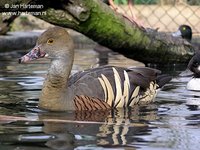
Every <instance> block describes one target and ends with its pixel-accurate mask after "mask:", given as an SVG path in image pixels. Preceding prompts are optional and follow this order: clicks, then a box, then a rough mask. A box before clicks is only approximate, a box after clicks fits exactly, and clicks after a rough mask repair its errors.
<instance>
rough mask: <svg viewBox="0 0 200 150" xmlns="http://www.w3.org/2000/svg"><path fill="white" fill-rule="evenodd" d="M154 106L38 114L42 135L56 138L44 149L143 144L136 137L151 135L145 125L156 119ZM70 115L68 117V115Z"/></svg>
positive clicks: (48, 142)
mask: <svg viewBox="0 0 200 150" xmlns="http://www.w3.org/2000/svg"><path fill="white" fill-rule="evenodd" d="M156 111H157V109H156V106H155V105H149V106H140V107H139V106H138V107H135V108H134V109H133V108H132V109H126V110H124V109H117V110H114V111H82V112H80V111H77V112H74V113H71V114H70V113H63V114H62V115H61V114H60V113H52V112H47V113H41V114H40V116H39V118H40V120H43V122H44V127H43V132H44V133H46V134H51V135H53V136H55V137H56V138H55V139H51V140H49V141H47V142H46V144H45V145H46V146H48V147H53V148H55V149H64V148H68V149H69V145H71V147H79V146H83V145H85V144H86V143H87V145H90V144H92V145H96V146H103V147H116V146H125V147H126V146H129V144H130V143H132V142H135V141H143V140H142V139H140V138H136V137H134V136H135V135H141V134H144V135H145V134H147V135H148V134H151V133H150V132H151V130H150V129H151V128H150V127H149V126H148V122H149V121H151V120H155V119H157V113H156ZM69 114H70V115H69Z"/></svg>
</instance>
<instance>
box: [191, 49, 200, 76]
mask: <svg viewBox="0 0 200 150" xmlns="http://www.w3.org/2000/svg"><path fill="white" fill-rule="evenodd" d="M188 69H189V70H190V71H192V72H193V73H194V77H196V78H200V52H196V54H195V55H194V56H193V57H192V59H191V60H190V62H189V64H188Z"/></svg>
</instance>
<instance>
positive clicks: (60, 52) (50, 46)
mask: <svg viewBox="0 0 200 150" xmlns="http://www.w3.org/2000/svg"><path fill="white" fill-rule="evenodd" d="M73 48H74V45H73V40H72V39H71V37H70V36H69V34H68V32H67V31H66V30H65V29H64V28H61V27H53V28H50V29H48V30H46V31H45V32H44V33H42V34H41V35H40V37H39V38H38V40H37V43H36V46H35V47H34V48H33V49H32V50H31V51H30V52H29V53H27V54H26V55H24V56H23V57H21V58H20V59H19V63H22V62H28V61H31V60H34V59H38V58H42V57H47V58H50V59H57V58H60V57H65V56H66V54H67V55H72V54H73Z"/></svg>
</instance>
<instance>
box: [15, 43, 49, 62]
mask: <svg viewBox="0 0 200 150" xmlns="http://www.w3.org/2000/svg"><path fill="white" fill-rule="evenodd" d="M45 55H46V53H45V52H43V51H42V50H41V49H40V47H39V46H36V47H34V48H33V49H32V50H31V51H30V52H29V53H27V54H26V55H24V56H22V57H21V58H20V59H19V61H18V62H19V63H24V62H29V61H32V60H34V59H38V58H42V57H45Z"/></svg>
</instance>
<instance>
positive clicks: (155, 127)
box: [0, 49, 200, 150]
mask: <svg viewBox="0 0 200 150" xmlns="http://www.w3.org/2000/svg"><path fill="white" fill-rule="evenodd" d="M23 54H25V51H13V52H8V53H1V54H0V71H1V73H0V115H1V116H0V149H1V150H4V149H5V150H11V149H17V150H22V149H23V150H32V149H37V150H47V149H59V150H61V149H63V150H64V149H65V150H68V149H69V150H70V149H76V150H82V149H83V150H86V149H87V150H92V149H95V150H96V149H97V150H102V149H106V150H107V149H109V150H110V149H113V150H124V149H126V150H129V149H130V150H132V149H141V150H158V149H166V150H174V149H176V150H179V149H180V150H196V149H199V143H200V130H199V127H200V115H199V114H200V98H199V97H200V93H199V92H192V91H187V90H186V89H185V86H186V83H187V82H188V80H189V79H190V77H183V76H179V75H178V74H179V73H181V72H183V71H184V70H185V69H186V65H173V66H172V65H171V66H167V67H166V66H165V67H162V66H160V67H159V66H157V65H153V67H158V68H159V69H161V70H162V71H163V72H164V73H169V74H171V75H173V79H172V81H171V82H170V83H168V84H166V86H165V87H164V88H163V89H162V90H161V91H159V93H158V96H157V98H156V102H155V103H152V104H148V105H143V106H135V107H134V108H132V109H127V110H124V109H117V110H112V111H105V112H102V111H95V112H88V111H85V112H73V111H69V112H65V113H64V112H62V113H56V112H45V111H43V110H40V109H39V108H38V107H37V105H38V98H39V95H40V91H41V88H42V83H43V80H44V77H45V74H46V72H47V68H48V60H46V59H40V60H38V61H33V62H31V63H28V64H17V59H18V58H19V57H20V56H22V55H23ZM75 56H76V58H75V62H74V66H73V70H72V73H75V72H77V71H80V70H83V69H86V68H90V67H95V66H98V65H102V64H110V65H120V66H133V65H142V64H140V63H137V62H135V61H132V60H129V59H127V58H125V57H123V56H122V55H119V54H117V53H114V52H104V53H101V54H99V53H97V52H95V51H93V50H91V49H84V50H76V53H75ZM5 116H7V117H6V118H5ZM9 116H10V117H9ZM12 116H13V117H12ZM14 116H15V117H14Z"/></svg>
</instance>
